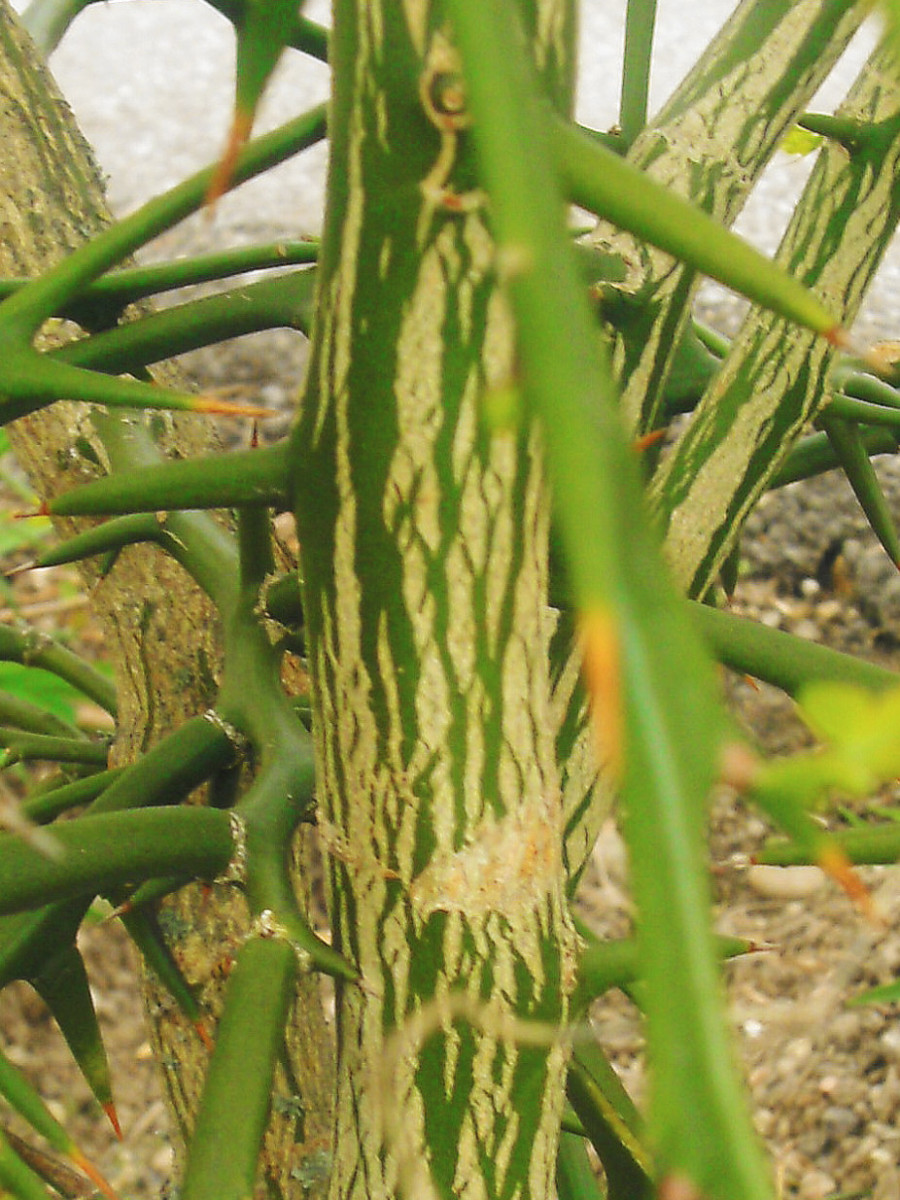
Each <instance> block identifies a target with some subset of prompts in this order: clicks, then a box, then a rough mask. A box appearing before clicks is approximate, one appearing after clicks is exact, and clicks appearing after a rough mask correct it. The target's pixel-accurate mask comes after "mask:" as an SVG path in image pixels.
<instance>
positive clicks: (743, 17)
mask: <svg viewBox="0 0 900 1200" xmlns="http://www.w3.org/2000/svg"><path fill="white" fill-rule="evenodd" d="M865 11H866V6H865V5H863V4H855V3H851V2H850V0H774V2H770V0H765V3H763V2H761V0H744V2H743V3H742V4H740V5H739V6H738V7H737V9H736V10H735V12H734V13H733V15H732V16H731V17H730V18H729V20H728V21H727V22H726V24H725V25H724V26H723V28H722V30H721V31H720V33H719V34H718V36H717V37H716V38H715V39H714V40H713V41H712V42H711V43H710V45H709V47H708V49H707V50H706V52H705V53H704V54H703V56H702V57H701V58H700V59H699V60H698V62H697V64H696V65H695V66H694V68H693V69H692V70H691V72H690V74H689V75H688V76H687V78H686V79H685V80H684V82H683V83H682V85H681V86H680V87H679V88H678V90H677V91H676V92H675V93H674V94H673V96H672V97H671V99H670V100H669V101H668V103H667V104H666V105H665V107H664V108H663V109H662V111H661V112H659V113H658V114H657V116H656V117H654V118H653V119H652V120H651V122H650V124H649V125H648V127H647V129H646V130H645V131H644V132H643V133H642V134H641V135H640V136H639V137H638V138H637V139H636V141H635V143H634V145H633V146H632V147H631V150H630V151H629V155H628V157H629V159H630V160H631V161H632V162H633V163H634V164H635V165H636V166H639V167H641V168H642V169H643V170H645V171H646V172H647V173H648V174H649V175H650V176H651V177H653V178H654V179H656V180H658V181H659V182H660V183H663V184H665V185H666V186H667V187H669V188H671V189H672V190H673V191H675V192H676V193H677V194H680V195H683V196H685V197H687V198H689V199H691V200H693V201H695V202H696V203H697V204H699V205H700V206H701V207H702V208H703V209H705V210H706V211H707V212H708V213H710V214H711V215H712V216H715V217H716V218H718V219H719V220H720V221H721V222H722V223H723V224H725V225H730V224H731V222H732V221H733V220H734V219H735V217H736V216H737V215H738V213H739V212H740V210H741V208H742V207H743V204H744V202H745V201H746V199H747V196H748V195H749V193H750V189H751V188H752V187H753V184H754V183H755V181H756V180H757V179H758V178H759V175H760V174H761V172H762V170H763V168H764V166H765V165H766V163H767V162H768V161H769V159H770V158H771V156H772V153H773V151H774V150H775V148H776V147H777V146H778V143H779V142H780V140H781V138H782V137H783V136H784V134H785V132H786V131H787V129H788V128H789V127H790V124H791V122H792V121H794V120H796V118H797V116H798V114H799V113H801V112H802V111H803V109H804V108H805V107H806V105H807V103H808V102H809V99H810V97H811V96H812V95H813V94H814V92H815V91H816V89H817V88H818V86H819V84H820V83H821V82H822V81H823V80H824V79H825V77H826V76H827V75H828V73H829V71H830V70H831V68H832V66H833V65H834V63H835V61H836V60H837V58H838V57H839V55H840V54H841V52H842V51H843V50H844V48H845V47H846V45H847V43H848V41H849V40H850V38H851V37H852V35H853V33H854V32H855V31H856V29H857V28H858V26H859V24H860V22H861V21H862V19H863V17H864V16H865ZM592 240H593V241H594V242H595V243H596V244H597V245H598V246H599V247H600V248H601V249H603V250H605V251H611V252H613V253H616V254H619V255H620V256H621V257H622V259H623V260H624V262H625V263H626V265H627V266H628V275H627V278H626V280H625V282H624V283H623V284H621V285H618V289H617V290H619V291H620V292H621V293H622V295H623V299H624V300H625V302H626V305H625V307H626V308H627V302H628V299H629V298H631V299H632V300H634V301H637V302H639V305H640V307H639V309H636V310H635V313H634V316H633V317H632V318H631V319H630V320H629V319H627V318H626V321H627V323H624V324H623V325H622V326H621V329H620V336H619V337H617V339H616V344H615V350H614V366H615V369H616V374H617V375H618V377H619V379H620V380H621V384H622V406H623V411H624V413H625V416H626V420H627V421H628V424H629V426H630V427H631V428H632V429H634V430H635V431H636V432H640V433H646V432H647V431H648V430H651V429H653V428H655V426H656V423H657V418H658V414H659V404H660V400H661V396H662V388H663V385H664V383H665V380H666V378H667V375H668V372H669V368H670V366H671V362H672V356H673V353H674V349H675V347H676V345H677V344H678V339H679V338H680V336H681V334H682V332H683V330H684V327H685V324H686V322H687V320H688V318H689V315H690V304H689V302H690V298H691V295H692V294H693V291H694V288H695V286H696V283H697V276H696V273H695V272H693V271H692V270H690V269H689V268H687V267H684V266H682V265H680V264H679V263H677V262H676V261H675V260H674V259H672V258H670V257H669V256H668V255H667V254H664V253H663V252H662V251H660V250H654V249H652V248H648V247H646V246H644V245H642V244H641V243H640V242H638V241H636V240H635V239H634V238H633V237H631V236H630V235H629V234H625V233H622V232H620V231H616V230H614V229H613V228H612V227H611V226H609V225H608V224H606V223H604V222H602V221H601V222H599V224H598V226H597V229H596V231H595V232H594V234H593V235H592Z"/></svg>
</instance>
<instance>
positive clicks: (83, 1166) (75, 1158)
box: [69, 1146, 119, 1200]
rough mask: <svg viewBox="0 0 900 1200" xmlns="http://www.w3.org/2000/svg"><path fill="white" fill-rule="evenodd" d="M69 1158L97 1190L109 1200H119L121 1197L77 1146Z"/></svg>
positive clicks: (70, 1152)
mask: <svg viewBox="0 0 900 1200" xmlns="http://www.w3.org/2000/svg"><path fill="white" fill-rule="evenodd" d="M69 1158H70V1159H71V1160H72V1162H73V1163H74V1164H75V1166H76V1167H77V1168H78V1170H79V1171H81V1172H82V1173H83V1174H84V1175H87V1177H88V1179H90V1181H91V1183H93V1184H94V1185H95V1186H96V1187H97V1189H98V1190H99V1191H101V1192H102V1193H103V1195H104V1196H106V1197H108V1200H119V1197H118V1195H117V1193H116V1192H115V1191H114V1189H113V1188H112V1186H111V1185H110V1184H109V1183H108V1182H107V1181H106V1179H105V1178H104V1177H103V1175H102V1174H101V1173H100V1171H99V1170H98V1169H97V1167H95V1166H94V1164H93V1163H92V1162H91V1160H90V1159H89V1158H87V1157H86V1156H85V1155H84V1154H83V1153H82V1151H81V1150H79V1149H78V1147H77V1146H73V1147H72V1149H71V1150H70V1151H69Z"/></svg>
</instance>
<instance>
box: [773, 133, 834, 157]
mask: <svg viewBox="0 0 900 1200" xmlns="http://www.w3.org/2000/svg"><path fill="white" fill-rule="evenodd" d="M823 141H824V138H823V137H822V135H821V134H819V133H810V131H809V130H808V129H803V128H801V126H799V125H795V126H794V127H793V128H792V129H790V130H789V131H788V132H787V133H786V134H785V135H784V137H783V138H782V139H781V146H780V149H781V150H783V151H784V152H785V154H799V155H801V156H804V155H807V154H812V152H813V151H814V150H818V148H819V147H820V146H821V145H822V142H823Z"/></svg>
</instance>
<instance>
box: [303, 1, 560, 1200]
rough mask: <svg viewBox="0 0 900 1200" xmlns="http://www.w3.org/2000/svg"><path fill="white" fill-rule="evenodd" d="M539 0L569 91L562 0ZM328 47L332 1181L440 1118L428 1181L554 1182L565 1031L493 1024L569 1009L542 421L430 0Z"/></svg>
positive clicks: (367, 1188) (311, 537)
mask: <svg viewBox="0 0 900 1200" xmlns="http://www.w3.org/2000/svg"><path fill="white" fill-rule="evenodd" d="M524 8H525V9H526V10H527V11H526V19H527V21H528V27H529V30H530V36H531V37H532V39H533V45H534V54H535V59H536V62H537V64H538V67H539V69H540V71H541V73H542V75H543V78H544V81H545V83H546V86H547V89H548V91H549V93H550V95H551V96H552V98H553V100H554V102H555V103H557V104H558V105H560V106H561V107H568V105H569V102H570V99H571V75H572V67H571V63H572V35H573V21H572V13H571V10H570V8H569V6H568V4H567V3H565V0H542V2H540V3H534V4H531V3H529V4H526V5H524ZM332 66H333V70H334V97H333V108H332V117H331V121H330V131H331V162H332V166H331V174H330V179H329V192H328V213H327V218H326V230H325V235H324V241H323V251H322V260H321V267H320V269H321V278H320V291H319V300H318V308H317V325H316V329H315V331H314V338H313V350H312V357H311V363H310V368H309V374H308V379H307V385H306V389H305V393H304V396H303V400H302V406H301V413H300V417H299V422H298V426H297V428H296V431H295V439H294V451H295V464H296V465H295V477H294V489H295V493H294V500H295V508H296V516H297V521H298V530H299V535H300V542H301V546H302V560H303V561H302V566H303V574H304V578H305V608H306V618H307V637H308V646H309V661H310V668H311V671H312V674H313V680H314V694H315V710H316V712H317V714H318V720H317V725H316V736H317V755H318V759H317V770H318V773H319V778H320V781H321V782H320V788H319V802H320V812H321V819H320V832H321V835H322V838H323V841H324V844H325V847H326V851H327V853H328V855H329V857H330V862H331V879H332V891H333V914H332V916H333V925H334V930H335V938H336V941H337V943H338V944H339V946H340V948H341V950H342V951H343V952H344V953H345V954H347V955H348V956H349V957H351V958H352V959H354V960H355V961H356V962H357V963H358V964H359V966H360V968H361V971H362V979H363V983H362V986H361V987H352V986H348V987H344V988H342V989H341V990H340V992H339V995H338V1038H339V1062H338V1099H337V1142H336V1147H335V1162H334V1172H333V1177H332V1188H331V1196H332V1197H333V1198H334V1200H338V1198H340V1200H349V1198H351V1197H356V1198H359V1200H363V1198H365V1200H382V1198H383V1197H387V1196H393V1195H395V1194H396V1193H397V1189H398V1187H402V1185H403V1182H404V1180H403V1179H402V1178H400V1177H401V1176H403V1174H404V1171H405V1169H406V1167H407V1166H408V1165H409V1164H408V1162H406V1161H405V1160H406V1158H407V1157H408V1154H409V1152H410V1150H411V1149H413V1150H414V1151H415V1153H416V1154H418V1155H419V1156H424V1155H425V1154H426V1151H425V1146H426V1144H427V1146H428V1147H429V1150H428V1154H429V1158H428V1160H427V1166H428V1168H429V1170H430V1173H431V1176H432V1180H433V1183H434V1186H435V1189H436V1193H433V1194H440V1195H443V1196H449V1195H453V1196H461V1197H462V1196H464V1197H467V1198H472V1200H475V1198H476V1197H482V1196H484V1197H495V1196H496V1197H499V1196H510V1197H511V1196H518V1197H523V1198H524V1197H534V1198H535V1200H545V1198H546V1197H547V1196H548V1195H550V1194H552V1190H553V1171H554V1163H555V1151H556V1141H557V1136H558V1128H559V1118H560V1111H561V1106H562V1098H563V1076H564V1069H565V1053H564V1050H563V1048H562V1046H561V1045H560V1044H559V1042H554V1041H553V1039H552V1037H550V1038H549V1039H548V1044H547V1045H541V1046H536V1045H530V1046H525V1045H522V1044H519V1043H517V1042H516V1041H515V1040H514V1039H510V1038H508V1037H505V1036H501V1035H500V1033H499V1027H500V1024H501V1023H502V1021H503V1020H504V1019H505V1018H508V1017H510V1016H511V1017H514V1018H528V1019H530V1020H536V1021H539V1022H543V1023H545V1025H546V1028H547V1030H548V1033H551V1032H552V1029H553V1027H554V1026H557V1025H559V1024H560V1023H561V1022H564V1021H565V1019H566V1013H567V999H568V995H569V992H570V989H571V986H572V982H573V965H574V960H573V955H574V944H575V939H574V934H573V931H572V928H571V926H570V924H569V921H568V916H567V909H566V904H565V899H564V871H563V864H562V845H561V843H562V820H563V816H562V806H561V802H560V786H559V774H558V770H557V765H556V761H555V750H554V738H553V729H552V723H551V719H550V677H549V666H548V641H549V632H550V630H549V625H548V622H547V618H546V601H547V595H546V593H547V525H548V513H547V502H546V495H545V488H544V476H543V461H542V453H541V444H540V436H539V433H538V431H537V430H536V429H535V428H534V426H533V425H531V424H530V423H528V422H527V421H524V420H523V421H522V423H521V424H519V425H518V426H517V427H516V428H515V429H505V430H492V429H491V428H490V427H489V426H488V424H487V423H486V422H485V419H484V398H485V393H486V392H490V389H491V388H494V387H499V386H502V385H503V384H505V383H507V382H508V381H509V380H510V379H511V377H512V375H513V373H514V331H513V329H512V326H511V321H510V316H509V313H508V310H507V307H506V304H505V301H504V297H503V292H502V287H501V285H500V283H499V281H498V278H497V271H496V263H495V260H494V248H493V244H492V241H491V236H490V231H489V214H488V212H487V211H486V209H485V205H484V201H483V197H482V196H481V194H480V192H479V191H478V190H477V182H476V176H475V172H474V163H473V159H472V148H471V144H470V141H469V135H468V133H467V130H466V125H467V116H466V112H465V97H464V93H463V91H462V89H461V81H460V78H459V75H458V67H457V59H456V55H455V52H454V49H453V45H452V41H451V40H450V36H449V31H448V29H447V27H446V24H445V21H444V14H443V10H442V5H441V4H440V3H430V2H428V0H406V2H405V3H403V4H402V5H398V4H393V3H387V2H385V0H339V2H338V3H337V4H336V5H335V26H334V33H333V39H332ZM457 992H459V993H462V994H464V995H465V996H466V997H467V998H468V1000H469V1002H470V1003H472V1002H473V1003H475V1004H476V1006H477V1008H478V1012H479V1013H480V1016H479V1017H478V1019H477V1020H476V1021H475V1022H474V1023H473V1022H470V1021H468V1020H464V1019H456V1020H454V1019H453V1017H452V1015H449V1014H450V1009H449V1008H447V1009H445V1010H444V1016H443V1019H441V1020H440V1021H438V1022H437V1026H438V1027H437V1028H436V1029H435V1030H434V1031H433V1036H431V1037H427V1038H424V1039H422V1040H421V1041H420V1042H416V1043H415V1044H414V1045H413V1046H412V1049H411V1051H410V1052H409V1053H408V1054H406V1055H403V1056H401V1058H400V1059H399V1061H398V1062H397V1063H396V1071H395V1072H394V1074H393V1075H392V1077H391V1079H390V1081H389V1083H387V1082H386V1081H385V1079H384V1078H383V1077H382V1076H381V1075H380V1074H379V1071H378V1069H377V1064H379V1063H381V1062H383V1060H384V1055H385V1053H386V1052H387V1051H389V1050H390V1045H391V1036H392V1034H393V1033H394V1031H396V1030H398V1029H402V1028H403V1027H404V1024H405V1023H406V1022H408V1021H409V1020H410V1019H411V1018H412V1017H413V1016H414V1014H416V1013H418V1012H421V1011H423V1010H424V1011H428V1009H429V1005H430V1003H431V1002H432V1001H434V1000H435V998H445V997H447V996H448V995H450V994H453V993H457ZM458 1015H459V1014H457V1016H458ZM388 1110H389V1111H388ZM385 1129H386V1130H387V1132H386V1134H385ZM399 1131H402V1136H401V1133H400V1132H399ZM401 1142H402V1144H401ZM419 1195H421V1192H417V1200H418V1196H419Z"/></svg>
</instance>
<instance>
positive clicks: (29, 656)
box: [0, 625, 116, 716]
mask: <svg viewBox="0 0 900 1200" xmlns="http://www.w3.org/2000/svg"><path fill="white" fill-rule="evenodd" d="M0 661H3V662H16V663H21V664H22V665H23V666H29V667H40V668H41V669H42V670H44V671H49V672H50V673H51V674H53V675H56V676H58V677H59V678H60V679H64V680H65V681H66V683H70V684H71V685H72V687H74V688H76V689H77V690H78V691H79V692H81V693H82V694H83V695H85V696H87V697H88V699H89V700H93V701H95V702H96V703H97V704H99V705H100V707H101V708H103V709H105V710H106V712H108V713H110V714H111V715H112V716H115V715H116V690H115V686H114V685H113V683H112V681H111V680H110V679H108V678H107V677H106V676H105V675H103V674H101V672H100V671H98V670H97V669H96V667H94V666H92V665H91V664H90V663H88V662H85V660H84V659H82V658H80V657H79V656H78V655H77V654H75V653H74V652H73V651H72V650H69V649H68V647H66V646H61V645H59V643H57V642H54V641H53V639H52V638H51V637H49V636H48V635H47V634H45V633H39V632H38V631H37V630H32V629H27V628H20V629H16V628H14V627H12V626H8V625H2V626H0Z"/></svg>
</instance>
